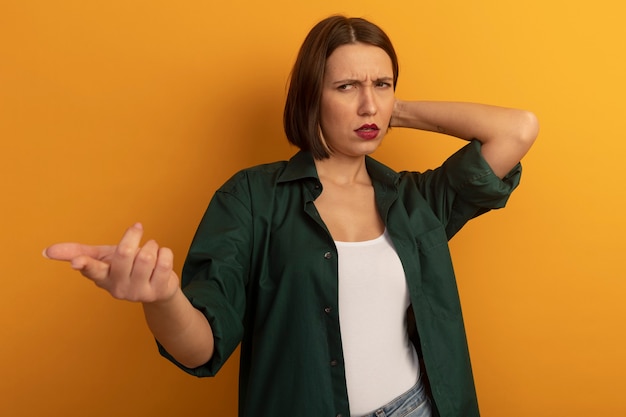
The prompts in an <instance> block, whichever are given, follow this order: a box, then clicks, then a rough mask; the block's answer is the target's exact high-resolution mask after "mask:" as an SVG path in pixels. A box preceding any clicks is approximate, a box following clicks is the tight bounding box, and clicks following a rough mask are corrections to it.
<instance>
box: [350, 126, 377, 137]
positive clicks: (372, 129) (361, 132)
mask: <svg viewBox="0 0 626 417" xmlns="http://www.w3.org/2000/svg"><path fill="white" fill-rule="evenodd" d="M354 132H355V133H356V134H357V136H358V137H360V138H361V139H367V140H371V139H376V137H377V136H378V132H380V129H379V128H378V126H376V125H375V124H365V125H363V126H361V127H360V128H358V129H356V130H355V131H354Z"/></svg>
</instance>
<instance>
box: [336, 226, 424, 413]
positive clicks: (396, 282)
mask: <svg viewBox="0 0 626 417" xmlns="http://www.w3.org/2000/svg"><path fill="white" fill-rule="evenodd" d="M335 245H336V247H337V251H338V254H339V257H338V262H339V325H340V328H341V341H342V344H343V353H344V360H345V367H346V383H347V387H348V400H349V403H350V411H351V416H362V415H365V414H369V413H372V412H374V411H375V410H376V409H377V408H380V406H382V405H384V404H386V403H388V402H389V401H391V400H393V399H394V398H396V397H397V396H398V395H400V394H402V393H404V392H406V391H407V390H409V389H410V388H411V387H413V385H415V383H416V382H417V380H418V378H419V362H418V359H417V354H416V353H415V349H414V347H413V345H412V343H411V342H410V340H409V338H408V333H407V328H406V320H405V318H406V310H407V308H408V306H409V294H408V288H407V284H406V279H405V276H404V270H403V268H402V264H401V262H400V258H399V257H398V254H397V253H396V251H395V248H394V247H393V244H392V242H391V239H390V238H389V235H388V234H387V231H386V230H385V233H384V234H383V235H381V236H380V237H378V238H376V239H373V240H368V241H363V242H335Z"/></svg>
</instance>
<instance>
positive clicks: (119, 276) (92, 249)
mask: <svg viewBox="0 0 626 417" xmlns="http://www.w3.org/2000/svg"><path fill="white" fill-rule="evenodd" d="M142 236H143V227H142V226H141V224H139V223H137V224H135V225H133V226H131V227H130V228H128V230H126V233H124V236H123V237H122V239H121V240H120V242H119V244H118V245H117V246H90V245H83V244H80V243H57V244H54V245H52V246H50V247H48V248H46V249H45V250H44V252H43V255H44V256H45V257H46V258H49V259H54V260H58V261H68V262H70V264H71V266H72V268H74V269H75V270H77V271H80V273H81V274H82V275H83V276H85V277H87V278H89V279H90V280H91V281H93V282H94V283H95V284H96V285H97V286H98V287H100V288H103V289H105V290H106V291H108V292H109V293H110V294H111V295H112V296H113V297H114V298H117V299H120V300H128V301H135V302H142V303H153V302H158V301H167V300H170V299H171V298H172V297H173V296H174V295H175V294H176V291H177V290H178V289H179V280H178V276H177V275H176V273H175V272H174V271H173V270H172V268H173V261H174V255H173V254H172V251H171V250H170V249H168V248H163V247H161V248H160V247H159V246H158V244H157V243H156V242H155V241H154V240H150V241H148V242H146V243H145V245H144V246H143V247H139V244H140V242H141V237H142Z"/></svg>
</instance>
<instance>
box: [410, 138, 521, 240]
mask: <svg viewBox="0 0 626 417" xmlns="http://www.w3.org/2000/svg"><path fill="white" fill-rule="evenodd" d="M521 174H522V166H521V164H520V163H518V164H517V165H516V166H515V167H514V168H513V169H512V170H511V171H510V172H509V173H508V174H507V175H506V176H504V178H502V179H500V178H499V177H498V176H497V175H496V174H495V173H494V172H493V170H492V169H491V167H490V166H489V164H488V163H487V161H485V159H484V158H483V156H482V153H481V143H480V142H479V141H477V140H473V141H471V142H470V143H468V144H467V145H465V146H464V147H463V148H461V149H460V150H458V151H457V152H456V153H454V154H453V155H452V156H450V157H449V158H448V159H447V160H446V161H445V162H444V163H443V165H442V166H441V167H439V168H437V169H435V170H430V171H426V172H424V173H422V174H417V177H416V178H415V179H416V183H417V186H418V187H419V189H420V192H421V193H422V195H423V196H424V198H425V199H426V200H427V202H428V203H429V204H430V206H431V208H432V209H433V211H434V213H435V215H436V216H437V217H439V219H440V220H441V222H442V224H443V225H444V226H445V229H446V234H447V236H448V239H450V238H452V236H454V235H455V234H456V233H457V232H458V231H459V230H460V229H461V228H462V227H463V226H464V225H465V223H467V222H468V221H469V220H470V219H472V218H474V217H477V216H479V215H481V214H484V213H486V212H488V211H489V210H492V209H499V208H503V207H504V206H505V205H506V203H507V201H508V199H509V197H510V195H511V193H512V192H513V190H515V188H517V186H518V185H519V182H520V178H521Z"/></svg>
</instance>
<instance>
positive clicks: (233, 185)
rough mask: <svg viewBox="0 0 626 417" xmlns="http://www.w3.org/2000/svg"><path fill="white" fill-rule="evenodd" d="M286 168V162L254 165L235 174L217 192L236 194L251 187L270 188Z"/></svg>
mask: <svg viewBox="0 0 626 417" xmlns="http://www.w3.org/2000/svg"><path fill="white" fill-rule="evenodd" d="M286 166H287V161H276V162H271V163H267V164H260V165H255V166H252V167H248V168H245V169H242V170H240V171H238V172H236V173H235V174H234V175H233V176H231V177H230V178H229V179H228V180H227V181H226V182H225V183H224V184H223V185H222V186H221V187H220V188H219V189H218V190H217V191H218V192H225V193H231V194H237V193H238V192H240V191H241V190H243V189H249V188H250V186H251V185H253V186H256V187H258V186H261V187H262V186H268V187H271V186H272V185H273V184H275V183H276V181H277V180H278V178H279V177H280V175H281V174H282V173H283V171H284V170H285V168H286Z"/></svg>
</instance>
